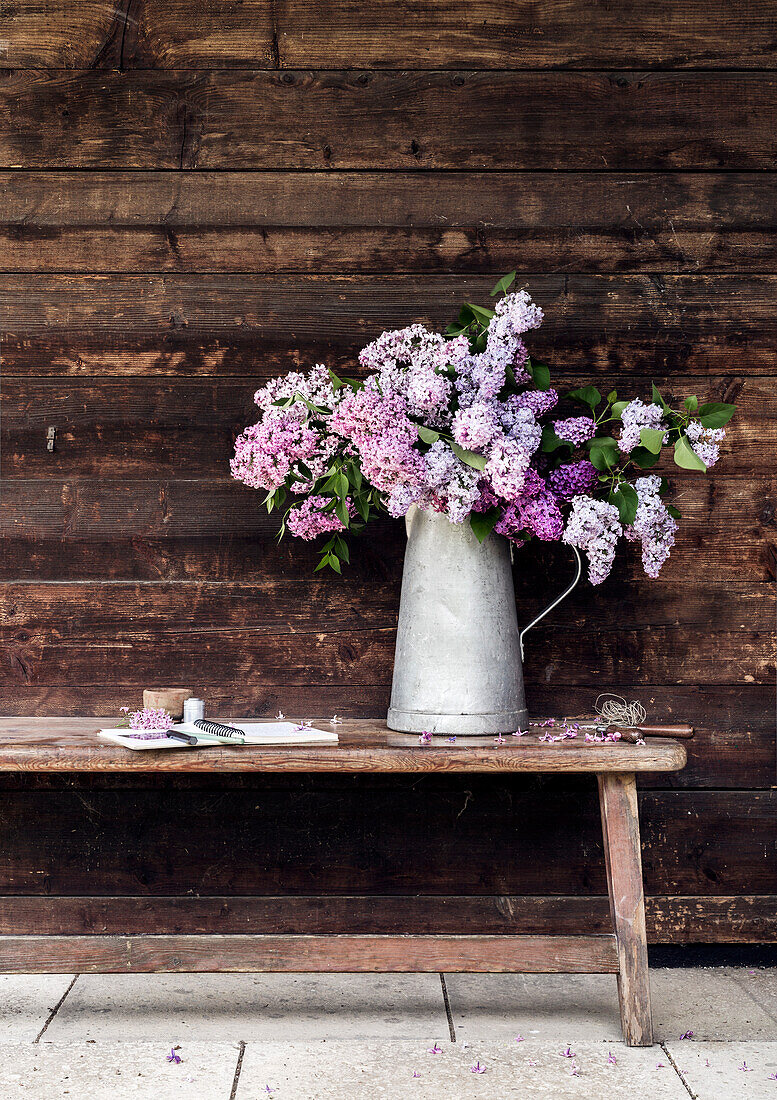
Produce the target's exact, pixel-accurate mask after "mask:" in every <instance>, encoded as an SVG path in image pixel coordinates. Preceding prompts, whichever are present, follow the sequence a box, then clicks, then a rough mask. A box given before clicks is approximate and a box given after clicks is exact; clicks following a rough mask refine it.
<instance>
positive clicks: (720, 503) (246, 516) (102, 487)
mask: <svg viewBox="0 0 777 1100" xmlns="http://www.w3.org/2000/svg"><path fill="white" fill-rule="evenodd" d="M673 485H674V492H673V500H674V502H675V504H676V505H677V507H678V508H679V509H680V512H681V514H682V517H683V522H682V524H681V526H680V529H679V531H678V534H677V543H676V546H675V548H674V550H673V553H672V556H671V557H670V559H669V561H668V562H667V563H666V566H665V567H664V570H663V572H662V575H663V576H664V577H665V578H666V579H668V580H682V579H683V578H687V576H688V570H689V569H691V570H692V575H695V569H696V567H697V566H698V561H699V554H700V553H703V555H704V559H703V560H704V565H705V568H709V569H714V570H716V576H718V577H719V578H723V577H726V578H727V579H730V580H747V581H757V580H768V579H770V577H771V573H770V566H769V559H768V550H769V547H770V546H771V545H773V544H774V542H775V532H776V531H777V524H776V522H775V514H776V513H775V500H776V499H777V486H776V485H775V482H774V479H773V478H769V479H765V478H761V479H759V480H757V481H755V480H754V481H748V480H746V479H745V478H739V477H727V476H725V475H723V474H715V475H714V476H713V477H708V478H707V479H705V480H702V476H701V475H694V476H686V477H682V476H677V477H673ZM258 495H259V494H257V493H256V492H254V491H252V490H249V489H247V488H245V487H244V486H242V485H238V484H237V483H235V482H233V481H227V480H225V481H216V480H215V479H214V480H207V479H202V480H197V479H193V480H170V481H159V482H148V481H134V480H130V479H127V480H125V481H119V480H116V479H107V478H106V479H105V480H103V481H99V480H98V479H96V478H93V479H89V480H82V479H78V478H76V479H73V480H68V479H58V478H46V479H36V480H28V479H21V478H20V479H10V478H9V479H8V481H7V482H5V484H4V486H3V499H2V510H0V533H2V534H3V535H4V536H9V537H12V538H15V539H20V538H24V539H28V540H32V541H35V540H40V539H43V538H45V539H61V538H76V539H96V540H106V539H111V538H117V539H131V538H156V539H159V538H167V539H200V538H210V539H216V538H222V539H228V538H229V537H230V536H235V537H237V538H246V537H251V538H253V539H255V540H256V541H257V550H256V553H257V556H261V555H262V554H263V551H262V548H261V544H262V543H263V542H269V541H270V540H271V539H272V538H273V536H274V535H275V532H276V530H277V524H278V519H277V515H276V514H273V515H272V516H268V515H267V513H266V512H264V513H262V512H261V511H260V510H259V504H260V501H259V500H258ZM389 526H390V525H389ZM378 537H379V531H378V530H377V529H375V530H372V529H369V528H368V529H367V531H366V533H365V534H363V535H362V536H361V537H360V541H359V542H357V543H356V544H355V549H356V554H358V553H359V552H360V549H361V545H362V544H364V545H365V546H368V545H369V544H370V543H371V542H372V540H373V539H374V538H378ZM295 549H297V548H296V546H295ZM632 549H633V548H632ZM298 553H299V555H305V556H304V557H303V556H297V555H294V556H293V557H292V559H291V560H296V561H297V562H298V563H299V568H300V570H301V569H302V565H303V564H306V563H307V562H308V561H312V560H313V553H312V551H311V550H310V548H308V549H307V550H306V549H305V548H303V547H299V548H298ZM631 556H632V555H630V554H629V551H628V550H626V551H625V552H624V553H623V554H622V555H621V557H623V558H624V559H626V558H630V557H631ZM392 568H393V569H396V568H398V561H397V560H396V559H394V564H393V566H392Z"/></svg>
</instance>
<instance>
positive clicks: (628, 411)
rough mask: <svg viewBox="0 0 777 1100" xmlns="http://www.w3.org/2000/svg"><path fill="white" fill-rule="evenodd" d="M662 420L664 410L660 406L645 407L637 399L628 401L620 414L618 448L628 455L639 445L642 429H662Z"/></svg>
mask: <svg viewBox="0 0 777 1100" xmlns="http://www.w3.org/2000/svg"><path fill="white" fill-rule="evenodd" d="M663 420H664V410H663V409H662V408H661V406H660V405H656V404H651V405H645V404H644V402H642V401H640V399H639V398H636V400H634V401H630V402H629V404H628V405H627V406H626V408H625V409H624V410H623V412H622V413H621V422H622V424H623V427H622V429H621V434H620V438H619V439H618V446H619V447H620V449H621V451H623V453H624V454H629V452H630V451H633V450H634V448H635V447H638V446H639V445H640V442H641V438H640V432H641V431H642V429H643V428H653V429H655V430H656V431H657V430H658V429H659V428H663V427H664V423H663ZM664 443H666V432H665V433H664Z"/></svg>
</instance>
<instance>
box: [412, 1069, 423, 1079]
mask: <svg viewBox="0 0 777 1100" xmlns="http://www.w3.org/2000/svg"><path fill="white" fill-rule="evenodd" d="M420 1076H421V1074H420V1073H419V1072H418V1070H417V1069H414V1070H413V1077H420Z"/></svg>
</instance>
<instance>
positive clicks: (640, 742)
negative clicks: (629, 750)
mask: <svg viewBox="0 0 777 1100" xmlns="http://www.w3.org/2000/svg"><path fill="white" fill-rule="evenodd" d="M636 743H637V744H638V745H646V744H647V741H646V740H645V738H644V737H638V738H637V742H636Z"/></svg>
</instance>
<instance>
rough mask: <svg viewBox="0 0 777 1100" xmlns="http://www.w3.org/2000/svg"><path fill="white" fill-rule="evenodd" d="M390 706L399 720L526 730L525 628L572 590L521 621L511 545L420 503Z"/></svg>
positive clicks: (436, 728)
mask: <svg viewBox="0 0 777 1100" xmlns="http://www.w3.org/2000/svg"><path fill="white" fill-rule="evenodd" d="M406 524H407V533H408V541H407V549H406V551H405V565H404V571H403V574H402V597H401V600H400V606H399V624H398V628H397V643H396V652H395V657H394V679H393V684H392V688H391V704H390V706H389V712H388V725H389V728H390V729H393V730H402V731H405V732H412V733H422V732H429V733H445V734H457V735H460V734H479V735H482V734H489V733H492V734H497V733H504V732H507V731H510V732H512V731H514V730H518V729H526V726H527V724H528V713H527V710H526V698H525V695H524V687H523V665H522V656H523V635H524V634H525V633H526V631H527V630H529V629H530V628H531V627H532V626H534V625H535V624H536V623H538V622H539V621H540V619H541V618H543V617H544V616H545V615H547V614H548V612H549V611H550V610H552V608H554V607H555V606H556V605H557V604H558V603H559V602H560V601H561V600H562V599H564V597H565V596H567V595H568V594H569V592H571V591H572V589H573V588H574V586H575V585H576V584H577V581H578V580H579V578H580V568H581V566H580V556H579V554H578V553H577V551H576V550H575V555H576V558H577V575H576V577H575V579H574V581H573V582H572V584H571V585H570V586H569V588H567V589H566V591H565V592H564V593H563V594H562V595H561V596H559V598H558V599H557V600H554V602H553V603H552V604H550V606H549V607H547V608H545V610H544V611H542V612H541V614H539V615H538V616H537V617H536V618H535V619H534V620H533V621H532V622H531V623H530V624H529V626H527V627H525V628H524V630H523V631H519V629H518V616H517V613H516V608H515V588H514V585H513V574H512V567H511V561H510V546H509V543H508V541H507V539H505V538H503V537H502V536H501V535H495V534H491V535H489V536H488V538H486V539H485V541H484V542H482V543H480V542H478V540H477V538H476V537H475V535H474V533H473V531H472V528H471V527H470V525H469V523H467V522H465V523H451V522H450V520H449V519H448V517H447V516H445V515H442V514H440V513H436V512H424V511H421V509H419V508H416V507H413V508H411V510H410V511H409V512H408V514H407V517H406Z"/></svg>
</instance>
